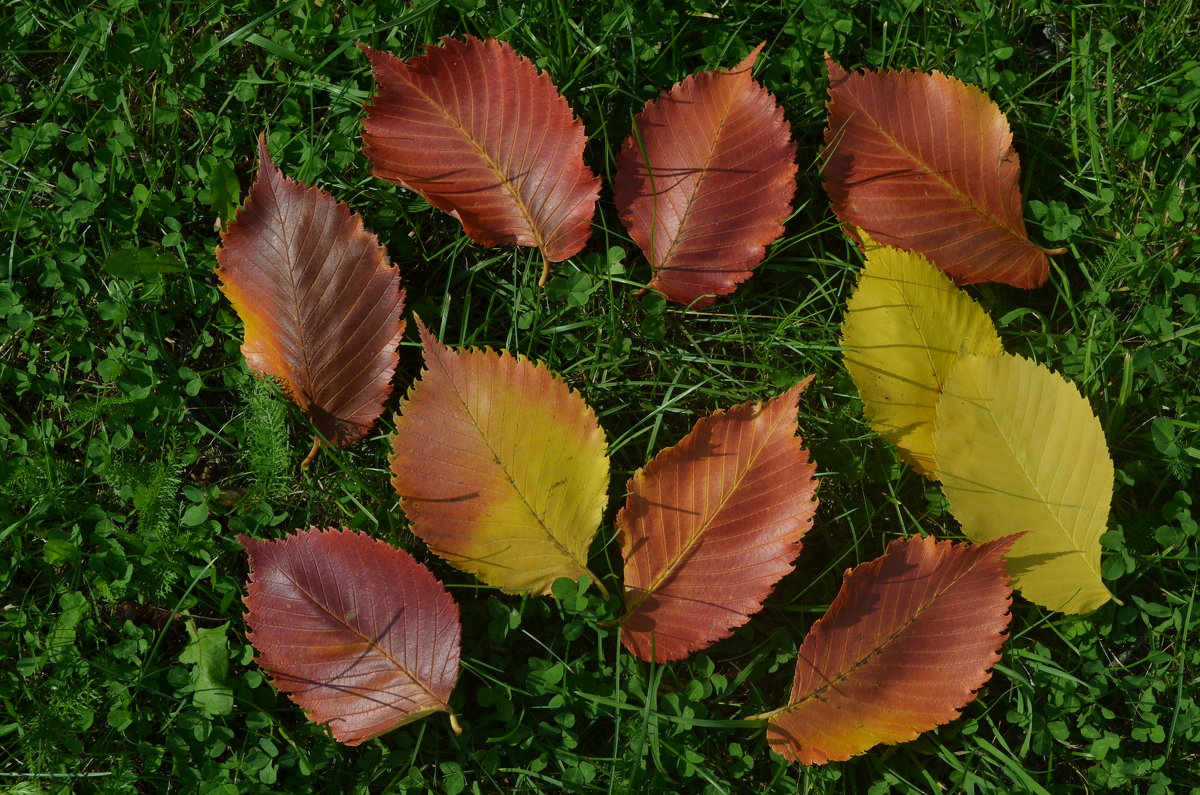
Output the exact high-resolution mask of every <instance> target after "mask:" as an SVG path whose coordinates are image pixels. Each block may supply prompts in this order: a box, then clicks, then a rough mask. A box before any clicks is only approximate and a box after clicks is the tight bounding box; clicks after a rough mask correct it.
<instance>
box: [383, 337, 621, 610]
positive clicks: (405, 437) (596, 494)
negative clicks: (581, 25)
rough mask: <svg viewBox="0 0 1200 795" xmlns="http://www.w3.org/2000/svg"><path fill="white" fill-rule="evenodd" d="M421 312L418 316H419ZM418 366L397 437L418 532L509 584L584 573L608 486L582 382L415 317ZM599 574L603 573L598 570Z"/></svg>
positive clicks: (407, 503)
mask: <svg viewBox="0 0 1200 795" xmlns="http://www.w3.org/2000/svg"><path fill="white" fill-rule="evenodd" d="M418 323H419V321H418ZM420 332H421V342H422V344H423V345H424V347H425V370H424V372H423V373H422V374H421V379H420V380H419V381H417V382H416V383H415V384H414V385H413V387H412V389H411V390H410V391H409V393H408V397H407V398H406V400H405V402H404V404H403V406H402V407H401V413H400V415H399V416H397V418H396V432H395V434H393V436H392V456H391V468H392V474H393V478H392V485H394V486H395V487H396V491H397V492H399V494H400V505H401V507H402V508H403V509H404V512H405V514H406V515H407V516H408V518H409V520H410V521H411V522H412V530H413V532H414V533H415V534H416V535H417V536H419V537H420V538H421V539H422V540H423V541H424V542H425V543H426V544H428V545H429V547H430V548H431V549H432V550H433V551H434V552H436V553H437V554H438V555H440V556H442V557H443V558H445V559H446V560H448V561H449V562H450V563H452V564H453V565H455V566H457V567H458V568H460V569H463V570H464V571H469V572H471V573H473V574H475V575H476V576H478V577H479V578H480V579H481V580H483V581H484V582H486V583H488V584H489V585H494V586H496V587H498V588H503V589H504V590H506V591H531V592H534V593H549V592H550V586H551V584H553V582H554V580H555V579H557V578H559V577H571V578H575V577H577V576H578V575H579V574H587V575H588V576H589V577H591V578H592V579H593V580H596V577H595V576H594V575H592V573H591V572H589V571H588V569H587V553H588V546H589V545H590V544H591V541H592V538H593V536H595V534H596V530H597V529H598V528H599V526H600V517H601V514H602V513H603V512H604V507H605V503H606V502H607V494H608V491H607V490H608V455H607V453H606V446H607V445H606V442H605V438H604V431H602V430H601V429H600V425H599V423H598V422H597V421H596V415H595V414H594V413H593V412H592V410H591V408H590V407H589V406H588V405H587V404H586V403H585V402H584V401H583V398H581V397H580V396H579V394H578V393H577V392H573V391H572V390H571V388H570V387H568V386H567V385H566V384H565V383H564V382H563V381H562V380H561V379H559V378H558V377H556V376H555V375H553V374H552V373H551V372H550V371H549V370H547V369H546V368H545V367H542V366H539V365H537V364H534V363H533V362H530V361H529V360H528V359H523V358H518V357H513V356H512V355H510V354H508V353H506V352H499V353H497V352H494V351H491V350H460V351H454V350H451V349H449V348H447V347H446V346H445V345H443V344H442V343H441V342H439V341H438V339H437V338H436V337H434V336H433V334H432V333H431V332H430V331H429V329H427V328H425V326H424V325H420ZM597 582H598V581H597Z"/></svg>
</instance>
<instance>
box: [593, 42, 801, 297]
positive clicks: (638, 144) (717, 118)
mask: <svg viewBox="0 0 1200 795" xmlns="http://www.w3.org/2000/svg"><path fill="white" fill-rule="evenodd" d="M762 47H763V45H761V44H760V45H759V46H758V47H756V48H755V49H754V50H752V51H751V52H750V54H749V55H748V56H746V58H745V59H743V60H742V62H741V63H739V64H738V65H737V66H735V67H734V68H732V69H721V70H714V71H709V72H699V73H697V74H694V75H692V76H690V77H688V78H687V79H685V80H683V81H682V82H681V83H678V84H676V85H675V86H674V87H673V88H672V89H670V90H669V91H664V92H663V93H662V94H661V95H660V96H659V98H658V99H656V100H652V101H650V102H647V103H646V106H645V108H644V109H643V110H642V112H641V113H640V114H638V116H637V118H636V119H635V120H634V129H633V133H632V134H631V135H630V136H629V138H628V139H626V141H625V144H624V146H623V147H622V149H621V153H620V155H619V157H618V160H617V175H616V178H615V179H614V181H613V192H614V198H615V200H616V203H617V208H618V210H619V211H620V213H621V221H622V222H623V223H624V224H625V227H626V228H627V229H628V230H629V234H630V236H631V237H632V238H633V239H634V240H635V241H636V242H637V244H638V246H639V247H640V248H641V249H642V253H643V254H645V256H646V259H647V260H649V262H650V265H651V267H652V268H653V269H654V278H653V280H652V281H651V282H650V284H649V285H648V287H649V289H654V290H659V291H661V292H662V293H663V294H664V295H666V296H667V298H669V299H671V300H672V301H675V302H677V303H681V304H691V305H694V306H696V307H706V306H711V305H712V304H713V303H714V301H715V300H716V298H715V296H720V295H727V294H729V293H732V292H733V291H734V290H735V289H736V288H737V285H738V284H740V283H742V282H744V281H745V280H746V279H749V278H750V275H751V272H752V270H753V269H754V268H755V267H757V266H758V264H759V263H760V262H761V261H762V259H763V257H764V256H765V255H766V247H767V246H768V245H770V244H771V243H772V242H774V241H775V240H776V239H777V238H778V237H779V236H780V235H781V234H783V222H784V221H785V220H786V219H787V217H788V215H789V214H790V213H791V200H792V195H793V194H794V192H795V179H794V178H795V175H796V162H795V159H796V146H795V144H794V143H793V142H792V139H791V127H790V126H789V125H788V122H787V119H785V118H784V116H783V111H782V109H781V108H780V107H779V106H778V104H777V103H776V100H775V97H774V96H773V95H772V94H771V93H770V92H769V91H767V90H766V89H765V88H764V87H763V86H762V85H760V84H759V83H758V82H756V81H755V80H754V79H753V77H752V76H751V68H752V67H753V65H754V62H755V60H756V59H757V57H758V55H759V53H760V52H761V51H762Z"/></svg>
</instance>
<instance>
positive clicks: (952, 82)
mask: <svg viewBox="0 0 1200 795" xmlns="http://www.w3.org/2000/svg"><path fill="white" fill-rule="evenodd" d="M825 63H826V66H827V68H828V71H829V104H828V108H829V121H828V124H827V126H826V128H825V148H824V150H823V154H822V157H823V159H824V164H825V165H824V169H823V172H822V173H823V176H824V184H825V192H826V193H828V194H829V199H830V201H831V202H832V203H833V211H834V213H835V214H836V215H837V217H838V219H839V220H841V222H842V223H844V224H846V226H847V227H848V228H849V231H850V232H851V234H854V230H855V229H858V228H861V229H864V230H866V232H867V233H868V234H869V235H870V236H871V237H872V238H873V239H874V240H875V242H877V243H880V244H883V245H888V246H896V247H897V248H902V249H906V250H909V251H916V252H919V253H921V254H923V255H925V256H926V257H928V258H929V259H930V260H931V261H932V262H933V263H934V264H936V265H937V266H938V267H939V268H941V269H942V270H943V271H945V272H946V273H948V274H949V275H950V276H951V277H953V278H954V280H955V281H956V282H958V283H959V284H974V283H976V282H1004V283H1006V284H1011V285H1013V286H1014V287H1024V288H1033V287H1040V286H1041V285H1042V284H1044V283H1045V281H1046V277H1047V275H1048V274H1049V269H1050V261H1049V259H1047V257H1046V254H1047V251H1046V249H1043V248H1041V247H1039V246H1036V245H1034V244H1033V243H1031V242H1030V241H1029V236H1028V234H1027V233H1026V231H1025V218H1024V216H1023V215H1022V210H1021V192H1020V187H1019V183H1020V172H1021V166H1020V162H1019V160H1018V158H1017V153H1016V150H1015V149H1013V145H1012V133H1011V132H1010V130H1009V127H1008V120H1007V119H1005V118H1004V114H1003V113H1001V112H1000V109H999V108H998V107H996V103H994V102H992V101H991V100H990V99H989V98H988V96H987V95H986V94H985V93H983V91H981V90H980V89H979V88H977V87H975V86H969V85H966V84H964V83H962V82H960V81H958V80H956V79H955V78H953V77H948V76H946V75H944V74H942V73H941V72H933V73H932V74H924V73H921V72H912V71H907V70H901V71H895V70H889V71H883V72H870V71H866V72H849V73H848V72H846V70H844V69H842V67H840V66H838V65H837V64H836V63H834V62H833V60H832V59H830V58H829V57H828V56H826V58H825Z"/></svg>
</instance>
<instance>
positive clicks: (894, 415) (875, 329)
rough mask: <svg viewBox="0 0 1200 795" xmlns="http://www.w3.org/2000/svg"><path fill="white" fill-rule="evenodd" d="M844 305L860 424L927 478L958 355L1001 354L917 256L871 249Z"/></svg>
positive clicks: (983, 326) (962, 299)
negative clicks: (945, 389)
mask: <svg viewBox="0 0 1200 795" xmlns="http://www.w3.org/2000/svg"><path fill="white" fill-rule="evenodd" d="M866 243H867V245H868V248H867V264H866V267H864V268H863V271H862V274H861V275H860V276H859V280H858V287H857V288H856V289H855V291H854V294H853V295H852V296H850V300H848V301H847V302H846V319H845V321H843V323H842V347H843V349H844V354H843V355H844V356H845V360H846V369H847V370H849V371H850V377H851V378H853V379H854V384H855V386H857V387H858V393H859V395H861V396H862V401H863V412H864V413H865V414H866V415H867V420H868V421H869V422H870V423H871V427H872V428H874V429H875V430H876V431H877V432H878V433H879V434H880V435H881V436H883V438H885V439H887V440H888V441H889V442H892V443H893V444H895V445H896V446H897V447H899V448H900V455H901V457H902V458H904V460H905V461H907V462H908V463H909V464H910V465H911V466H912V468H913V469H915V470H916V471H917V472H919V473H921V474H922V475H925V476H926V477H929V478H933V477H934V476H935V473H934V469H935V467H934V459H933V418H934V406H935V405H936V404H937V401H938V397H939V395H940V394H941V389H942V384H943V383H944V382H945V380H946V378H947V377H948V376H949V375H950V372H951V371H952V370H953V369H954V365H955V363H956V362H957V361H958V358H959V356H960V355H961V354H962V353H973V354H977V355H980V356H994V355H996V354H999V353H1000V352H1001V351H1002V350H1003V348H1002V347H1001V345H1000V338H999V337H998V336H997V335H996V329H995V327H994V326H993V325H992V321H991V318H989V317H988V316H987V313H986V312H984V311H983V309H981V308H980V307H979V305H978V304H976V303H975V302H974V301H973V300H971V298H970V296H968V295H967V294H966V293H965V292H963V291H962V290H960V289H959V288H958V287H956V286H955V285H954V283H953V282H952V281H950V278H949V277H948V276H946V275H945V274H944V273H942V272H941V271H940V270H938V269H937V268H936V267H934V266H933V265H932V264H931V263H930V262H929V260H927V259H925V258H924V257H922V256H921V255H920V254H913V253H911V252H907V251H901V250H900V249H896V248H891V247H885V246H874V245H873V244H871V243H870V240H869V239H866Z"/></svg>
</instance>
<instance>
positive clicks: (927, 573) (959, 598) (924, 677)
mask: <svg viewBox="0 0 1200 795" xmlns="http://www.w3.org/2000/svg"><path fill="white" fill-rule="evenodd" d="M1011 543H1012V539H1011V538H1006V539H999V540H997V541H993V542H990V543H988V544H982V545H979V546H973V545H969V544H953V543H951V542H949V541H934V540H933V539H931V538H925V537H923V536H912V537H910V538H900V539H897V540H895V541H893V542H892V543H891V544H889V545H888V548H887V552H885V553H884V555H883V557H880V558H877V559H876V560H873V561H871V562H870V563H864V564H862V565H861V566H858V567H856V568H855V569H853V570H851V571H848V572H847V573H846V576H845V578H844V579H843V581H842V588H841V590H840V591H839V592H838V595H837V598H836V599H834V601H833V604H832V605H831V606H830V607H829V612H827V613H826V614H825V615H824V616H823V617H822V618H821V619H820V620H819V621H817V623H816V624H814V625H813V627H812V630H810V631H809V633H808V636H807V637H805V639H804V642H803V643H802V644H801V645H800V649H799V651H798V652H797V653H796V676H795V680H794V681H793V684H792V695H791V698H790V699H789V700H788V704H787V706H785V707H783V708H782V709H778V710H776V711H775V712H773V713H770V714H769V715H767V716H765V717H767V719H768V722H767V739H768V741H769V742H770V744H771V749H772V750H774V751H775V752H776V753H778V754H781V755H783V756H785V757H787V758H788V759H791V760H793V761H799V762H802V763H804V764H806V765H819V764H824V763H825V762H830V761H842V760H845V759H849V758H850V757H852V756H856V755H858V754H861V753H864V752H865V751H867V750H869V749H870V748H871V747H873V746H875V745H877V744H879V743H900V742H906V741H908V740H912V739H915V738H916V737H917V735H919V734H920V733H921V732H924V731H928V730H929V729H932V728H934V727H936V726H940V725H941V724H943V723H948V722H949V721H952V720H954V719H955V718H956V717H958V715H959V711H960V710H961V709H962V708H963V707H964V706H966V705H967V704H969V703H970V702H971V701H973V700H974V699H975V695H976V691H977V690H979V688H980V687H982V686H983V684H984V682H986V681H987V680H988V678H989V677H990V676H991V668H992V666H993V665H994V664H995V663H996V661H998V660H999V659H1000V651H999V650H1000V647H1001V646H1002V645H1003V644H1004V640H1005V633H1006V631H1007V629H1008V624H1009V613H1008V608H1009V604H1010V602H1011V598H1012V588H1010V587H1009V585H1008V581H1007V579H1006V578H1005V575H1004V560H1003V556H1004V553H1005V552H1006V551H1007V550H1008V548H1009V546H1010V545H1011Z"/></svg>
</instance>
